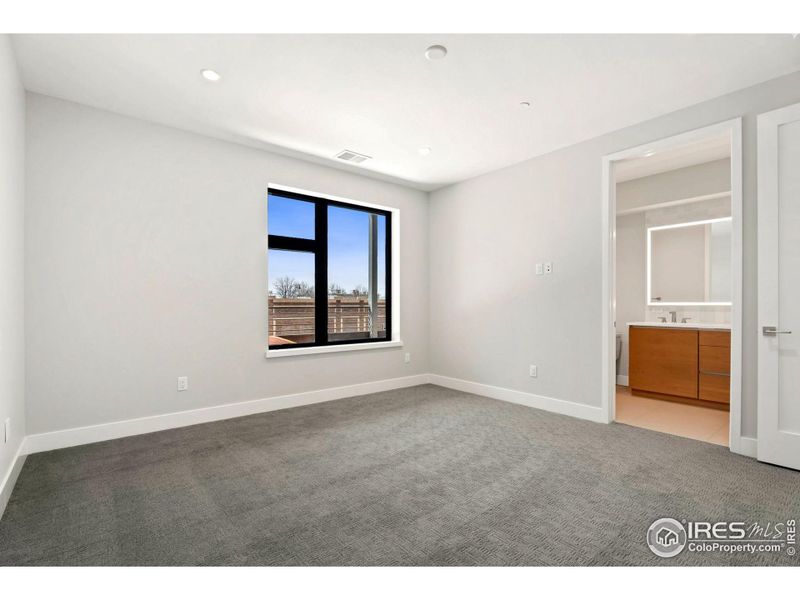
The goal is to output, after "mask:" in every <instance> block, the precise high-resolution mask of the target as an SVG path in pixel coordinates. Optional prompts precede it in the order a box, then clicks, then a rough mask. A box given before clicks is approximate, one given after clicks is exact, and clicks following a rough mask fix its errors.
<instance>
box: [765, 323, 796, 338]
mask: <svg viewBox="0 0 800 600" xmlns="http://www.w3.org/2000/svg"><path fill="white" fill-rule="evenodd" d="M785 333H792V332H791V331H778V328H777V327H771V326H768V325H765V326H764V327H762V328H761V334H762V335H767V336H775V335H778V334H785Z"/></svg>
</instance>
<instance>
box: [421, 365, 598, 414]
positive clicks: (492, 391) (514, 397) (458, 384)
mask: <svg viewBox="0 0 800 600" xmlns="http://www.w3.org/2000/svg"><path fill="white" fill-rule="evenodd" d="M430 383H433V384H435V385H440V386H442V387H447V388H451V389H454V390H459V391H461V392H469V393H471V394H478V395H480V396H487V397H489V398H494V399H495V400H504V401H506V402H513V403H514V404H523V405H525V406H530V407H531V408H539V409H542V410H547V411H550V412H554V413H559V414H562V415H568V416H570V417H577V418H578V419H586V420H588V421H595V422H597V423H605V422H606V421H605V419H604V418H603V410H602V409H601V408H600V407H599V406H588V405H586V404H578V403H577V402H569V401H567V400H558V399H556V398H548V397H547V396H539V395H537V394H531V393H529V392H520V391H518V390H510V389H508V388H502V387H497V386H494V385H486V384H484V383H476V382H474V381H467V380H465V379H455V378H453V377H445V376H443V375H430Z"/></svg>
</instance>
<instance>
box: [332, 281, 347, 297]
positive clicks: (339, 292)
mask: <svg viewBox="0 0 800 600" xmlns="http://www.w3.org/2000/svg"><path fill="white" fill-rule="evenodd" d="M328 293H329V294H330V295H331V296H344V295H345V294H346V293H347V292H345V291H344V288H343V287H342V286H340V285H339V284H338V283H332V284H330V285H329V286H328Z"/></svg>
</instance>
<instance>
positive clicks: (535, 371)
mask: <svg viewBox="0 0 800 600" xmlns="http://www.w3.org/2000/svg"><path fill="white" fill-rule="evenodd" d="M528 375H530V376H531V377H538V376H539V368H538V367H537V366H536V365H531V366H530V367H528Z"/></svg>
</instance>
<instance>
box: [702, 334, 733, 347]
mask: <svg viewBox="0 0 800 600" xmlns="http://www.w3.org/2000/svg"><path fill="white" fill-rule="evenodd" d="M700 345H701V346H719V347H725V348H730V347H731V332H730V331H703V330H701V331H700Z"/></svg>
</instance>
